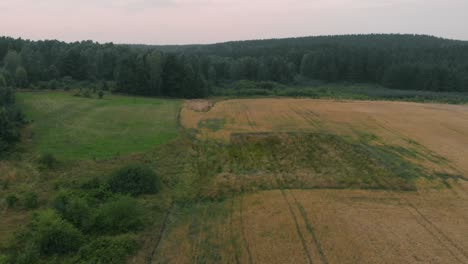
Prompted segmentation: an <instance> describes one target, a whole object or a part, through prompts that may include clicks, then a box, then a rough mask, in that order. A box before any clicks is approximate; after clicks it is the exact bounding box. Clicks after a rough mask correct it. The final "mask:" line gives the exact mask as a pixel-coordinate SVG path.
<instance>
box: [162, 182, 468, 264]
mask: <svg viewBox="0 0 468 264" xmlns="http://www.w3.org/2000/svg"><path fill="white" fill-rule="evenodd" d="M451 184H452V185H453V186H454V188H453V189H452V190H450V189H442V190H434V189H424V190H420V191H418V192H411V193H407V192H405V193H401V192H390V191H368V190H283V191H281V190H273V191H263V192H258V193H254V194H248V195H243V196H242V197H236V198H232V199H229V200H226V201H225V202H224V204H225V209H226V210H228V211H229V215H228V216H227V217H226V218H224V221H222V220H220V219H223V218H220V219H218V220H215V219H216V218H212V217H209V216H208V215H206V210H207V209H206V208H204V209H202V210H205V211H203V212H204V214H205V215H204V216H203V217H204V219H205V220H204V221H202V222H199V220H200V219H199V220H197V221H193V220H189V221H188V222H187V223H186V224H183V225H176V228H174V229H173V230H172V231H171V232H170V233H169V234H168V235H167V237H166V240H165V241H164V243H163V245H164V246H162V247H161V251H160V252H159V254H160V256H164V257H162V258H160V259H159V261H156V262H158V263H164V262H168V263H193V262H194V261H195V260H197V261H198V262H206V263H221V262H222V263H330V264H331V263H337V264H341V263H353V264H354V263H467V261H468V250H467V249H468V239H467V237H468V221H467V220H468V207H467V202H466V201H467V198H468V197H467V193H466V188H467V187H468V184H466V182H451ZM232 204H234V206H232ZM199 212H200V211H198V213H199ZM198 213H197V212H195V213H194V214H198ZM194 224H199V225H200V226H199V227H198V229H199V230H201V232H193V230H192V231H190V228H189V226H190V225H194ZM207 241H211V243H212V244H210V243H208V244H206V243H207ZM168 245H170V246H168ZM207 245H208V246H209V245H211V246H212V250H213V251H211V252H209V254H208V255H207V252H206V249H205V251H203V250H202V248H203V247H206V246H207ZM221 256H222V257H221ZM216 260H218V261H220V262H216Z"/></svg>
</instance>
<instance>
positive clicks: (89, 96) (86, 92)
mask: <svg viewBox="0 0 468 264" xmlns="http://www.w3.org/2000/svg"><path fill="white" fill-rule="evenodd" d="M83 96H84V97H87V98H91V92H90V91H89V89H86V90H85V91H84V92H83Z"/></svg>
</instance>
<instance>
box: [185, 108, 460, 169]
mask: <svg viewBox="0 0 468 264" xmlns="http://www.w3.org/2000/svg"><path fill="white" fill-rule="evenodd" d="M207 104H208V103H207ZM197 105H200V102H197ZM216 120H218V121H216ZM209 121H211V123H216V122H217V123H220V124H221V125H222V127H221V128H220V127H216V129H213V128H212V127H211V128H210V127H206V126H204V124H206V123H207V122H209ZM181 122H182V124H183V125H184V126H185V127H187V128H191V129H196V130H197V131H198V132H197V137H198V138H199V139H218V140H223V141H230V139H231V136H232V135H233V134H235V133H246V132H249V133H250V132H254V133H259V132H291V131H293V132H297V131H302V132H317V131H318V132H323V131H325V132H327V133H334V134H338V135H343V136H356V135H366V134H367V135H371V136H373V137H378V138H379V139H380V141H381V142H383V143H385V144H391V145H399V146H405V147H406V146H408V145H411V144H413V145H416V144H417V145H420V147H423V148H425V149H427V150H428V151H430V152H433V153H435V154H438V155H440V156H442V157H444V158H447V159H448V160H450V161H451V163H452V165H453V166H454V167H455V168H456V170H458V171H460V172H462V173H468V160H467V159H466V158H465V157H466V156H467V155H468V107H467V106H462V105H442V104H420V103H407V102H375V101H327V100H312V99H242V100H227V101H221V102H218V103H216V104H215V105H214V106H213V107H212V108H209V110H208V111H200V110H197V108H194V107H192V103H191V102H190V101H189V102H186V104H185V107H184V108H183V110H182V115H181ZM218 126H219V125H218ZM452 169H453V168H452Z"/></svg>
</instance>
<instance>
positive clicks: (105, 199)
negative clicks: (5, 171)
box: [6, 166, 154, 263]
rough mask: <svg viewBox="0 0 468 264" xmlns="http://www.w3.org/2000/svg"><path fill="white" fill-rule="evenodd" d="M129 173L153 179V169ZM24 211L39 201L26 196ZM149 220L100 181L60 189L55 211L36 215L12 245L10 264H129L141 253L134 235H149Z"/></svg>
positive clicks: (137, 205)
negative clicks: (144, 231) (49, 262)
mask: <svg viewBox="0 0 468 264" xmlns="http://www.w3.org/2000/svg"><path fill="white" fill-rule="evenodd" d="M125 168H127V169H128V168H137V171H138V169H143V172H145V173H146V175H145V176H147V175H150V174H151V175H153V176H154V172H152V171H151V170H150V169H148V168H144V167H139V166H126V167H125ZM125 168H123V169H120V170H118V171H117V174H118V173H119V172H122V171H125ZM130 171H132V170H130ZM117 174H115V173H114V175H117ZM134 179H135V178H134ZM145 183H146V182H145ZM25 206H26V207H27V208H36V207H37V195H36V194H33V193H28V194H26V196H25ZM147 214H148V212H145V210H144V209H143V206H142V205H141V204H140V202H139V201H138V200H136V199H135V198H132V197H130V196H122V195H114V194H113V193H112V191H111V188H110V187H109V185H107V183H102V182H100V181H99V180H95V179H91V180H89V181H87V182H85V183H84V184H82V185H81V187H78V186H77V187H74V188H66V189H61V190H60V191H59V192H58V193H57V195H56V197H55V198H54V199H53V203H52V208H51V209H42V210H39V211H37V212H36V213H35V214H34V217H33V220H32V222H31V224H30V225H29V226H28V227H27V228H25V229H23V231H22V232H20V233H19V234H18V235H17V236H16V238H15V239H14V240H13V241H12V244H11V245H10V246H9V248H8V251H9V252H10V254H9V255H8V256H7V259H6V263H42V262H41V260H57V261H58V260H60V262H66V263H126V259H127V257H128V256H129V254H132V253H134V252H135V251H136V250H137V249H138V248H139V243H138V240H137V236H136V235H135V233H137V232H139V231H141V230H142V229H144V227H145V225H146V220H145V215H147ZM106 261H111V262H106Z"/></svg>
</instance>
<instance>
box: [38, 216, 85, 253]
mask: <svg viewBox="0 0 468 264" xmlns="http://www.w3.org/2000/svg"><path fill="white" fill-rule="evenodd" d="M31 228H32V239H33V241H34V242H35V243H36V244H37V246H38V247H39V251H40V253H41V254H44V255H51V254H65V253H70V252H74V251H77V250H78V249H79V248H80V247H81V245H82V244H83V242H84V237H83V235H82V234H81V232H80V231H79V230H78V229H76V228H75V227H74V226H73V225H72V224H70V223H69V222H67V221H65V220H63V219H62V218H60V216H59V215H58V214H57V213H56V212H55V211H53V210H46V211H43V212H40V213H39V214H37V215H35V217H34V219H33V222H32V227H31Z"/></svg>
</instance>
